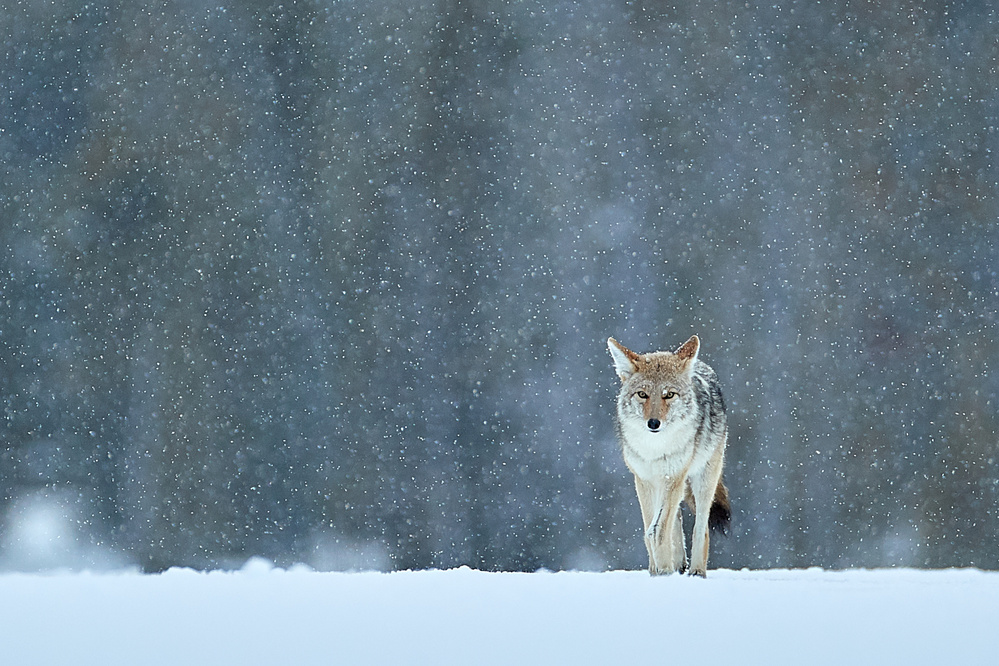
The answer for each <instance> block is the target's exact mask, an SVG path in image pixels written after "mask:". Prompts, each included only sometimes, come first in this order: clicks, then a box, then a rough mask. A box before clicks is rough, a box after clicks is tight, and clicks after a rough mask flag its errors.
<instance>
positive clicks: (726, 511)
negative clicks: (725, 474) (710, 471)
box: [708, 479, 732, 534]
mask: <svg viewBox="0 0 999 666" xmlns="http://www.w3.org/2000/svg"><path fill="white" fill-rule="evenodd" d="M731 525H732V505H731V504H729V503H728V488H726V487H725V482H724V481H722V480H721V479H719V480H718V487H717V488H715V499H714V501H713V502H712V503H711V513H710V514H708V527H709V528H711V530H712V531H714V532H721V533H722V534H728V529H729V527H731Z"/></svg>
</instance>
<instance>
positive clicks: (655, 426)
mask: <svg viewBox="0 0 999 666" xmlns="http://www.w3.org/2000/svg"><path fill="white" fill-rule="evenodd" d="M660 425H661V424H660V423H659V419H649V430H653V431H655V430H659V426H660Z"/></svg>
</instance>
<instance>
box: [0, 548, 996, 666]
mask: <svg viewBox="0 0 999 666" xmlns="http://www.w3.org/2000/svg"><path fill="white" fill-rule="evenodd" d="M997 617H999V573H991V572H990V573H986V572H982V571H977V570H945V571H917V570H912V569H899V570H881V571H845V572H828V571H819V570H795V571H787V570H772V571H726V570H721V571H717V570H716V571H711V572H709V577H708V579H707V580H700V579H691V578H687V577H680V576H673V577H667V578H656V579H652V578H650V577H649V576H648V575H646V574H645V573H642V572H610V573H535V574H515V573H483V572H478V571H472V570H469V569H457V570H453V571H421V572H402V573H390V574H385V573H317V572H313V571H310V570H307V569H302V570H297V569H293V570H290V571H283V570H276V569H271V568H270V567H269V566H268V565H266V564H264V563H262V562H257V561H251V562H250V563H248V565H247V566H246V567H244V568H243V570H241V571H237V572H231V573H221V572H216V573H207V574H206V573H197V572H194V571H190V570H183V569H173V570H170V571H168V572H166V573H163V574H159V575H141V574H137V573H111V574H109V573H101V574H96V573H95V574H87V573H84V574H68V573H67V574H49V575H46V574H4V575H0V663H3V664H11V665H22V664H45V665H49V664H101V665H102V666H107V665H113V664H128V665H129V666H132V665H146V664H171V665H193V664H212V665H221V664H240V665H245V664H268V665H272V664H281V665H297V664H476V665H477V664H573V665H575V664H630V663H633V664H670V663H684V664H700V665H702V666H708V665H709V664H837V665H841V664H945V663H946V664H962V666H966V665H968V664H994V663H997V662H996V660H997V659H999V657H997V655H999V629H997V627H996V621H997Z"/></svg>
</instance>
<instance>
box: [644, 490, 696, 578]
mask: <svg viewBox="0 0 999 666" xmlns="http://www.w3.org/2000/svg"><path fill="white" fill-rule="evenodd" d="M635 487H636V489H637V490H638V502H639V504H641V506H642V521H643V523H644V525H645V547H646V549H647V550H648V552H649V573H650V574H652V575H659V574H670V573H673V572H674V571H683V570H685V569H686V568H687V552H686V546H685V544H684V541H683V526H682V525H681V523H680V499H681V498H682V496H683V494H682V489H683V482H682V481H680V482H677V481H675V480H673V479H663V480H662V481H659V482H650V481H646V480H644V479H640V478H639V477H638V476H636V477H635Z"/></svg>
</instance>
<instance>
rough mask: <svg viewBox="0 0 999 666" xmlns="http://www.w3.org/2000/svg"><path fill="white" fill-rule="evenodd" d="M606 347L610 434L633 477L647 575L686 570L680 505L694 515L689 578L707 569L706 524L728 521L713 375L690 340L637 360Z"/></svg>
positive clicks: (722, 420) (722, 525) (720, 411)
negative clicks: (610, 364)
mask: <svg viewBox="0 0 999 666" xmlns="http://www.w3.org/2000/svg"><path fill="white" fill-rule="evenodd" d="M607 346H608V347H609V348H610V353H611V356H613V357H614V368H615V370H617V374H618V376H619V377H620V378H621V391H620V393H618V396H617V418H616V422H617V434H618V439H619V440H620V442H621V449H622V452H623V453H624V462H625V464H626V465H627V466H628V469H630V470H631V472H632V474H634V475H635V489H636V490H637V491H638V503H639V504H641V506H642V521H643V522H644V524H645V547H646V548H647V549H648V551H649V573H650V574H653V575H658V574H669V573H673V572H674V571H680V572H681V573H682V572H684V571H685V570H687V552H686V546H685V545H684V539H683V525H682V524H681V517H680V500H681V499H686V501H687V506H688V507H690V509H691V511H693V513H694V530H693V534H692V538H693V544H692V548H691V552H690V559H691V561H690V573H691V575H696V576H702V577H703V576H705V575H706V574H707V570H708V526H709V524H710V526H711V527H712V528H714V529H716V530H719V531H721V532H727V531H728V526H729V522H730V521H731V508H730V506H729V501H728V489H727V488H726V487H725V484H724V483H723V482H722V463H723V459H724V457H725V441H726V439H727V437H728V426H727V423H726V417H725V401H724V400H723V399H722V394H721V388H720V387H719V386H718V376H717V375H716V374H715V371H714V370H712V369H711V368H710V367H709V366H708V365H707V364H706V363H704V362H703V361H699V360H697V350H698V348H699V347H700V340H699V339H698V338H697V336H696V335H694V336H691V338H690V339H689V340H687V341H686V342H685V343H683V344H682V345H681V346H680V348H679V349H677V350H676V351H675V352H673V353H670V352H652V353H649V354H636V353H635V352H633V351H631V350H630V349H628V348H626V347H624V346H622V345H621V344H620V343H619V342H618V341H617V340H615V339H614V338H608V340H607Z"/></svg>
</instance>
